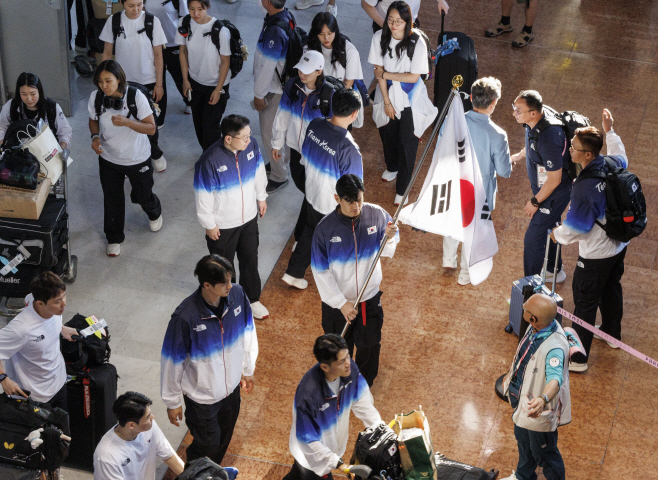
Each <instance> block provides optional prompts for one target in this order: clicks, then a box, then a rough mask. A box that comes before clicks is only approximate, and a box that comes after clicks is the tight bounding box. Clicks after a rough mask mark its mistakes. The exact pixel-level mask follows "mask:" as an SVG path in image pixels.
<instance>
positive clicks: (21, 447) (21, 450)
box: [0, 392, 70, 470]
mask: <svg viewBox="0 0 658 480" xmlns="http://www.w3.org/2000/svg"><path fill="white" fill-rule="evenodd" d="M25 393H27V392H25ZM39 428H43V431H42V432H41V434H40V438H41V439H42V440H43V443H42V444H41V445H39V446H38V447H37V448H36V449H33V448H32V446H31V445H30V442H28V441H27V440H26V437H27V436H28V435H29V434H30V432H33V431H34V430H37V429H39ZM61 435H67V436H68V435H70V430H69V415H68V413H66V412H65V411H64V410H62V409H60V408H52V407H50V405H48V404H47V403H39V402H35V401H34V400H32V399H30V398H28V399H27V400H18V399H14V398H9V397H8V396H7V395H6V394H4V393H3V394H1V395H0V461H2V463H9V464H13V465H18V466H21V467H23V468H27V469H34V470H36V469H43V470H57V469H58V468H59V467H60V466H61V465H62V462H63V461H64V459H66V457H67V456H68V453H69V446H70V441H69V440H65V439H63V438H61Z"/></svg>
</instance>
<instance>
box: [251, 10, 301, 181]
mask: <svg viewBox="0 0 658 480" xmlns="http://www.w3.org/2000/svg"><path fill="white" fill-rule="evenodd" d="M259 1H260V3H261V5H262V7H263V8H264V9H265V10H266V11H267V15H265V22H264V23H263V29H262V30H261V32H260V35H259V37H258V42H257V44H256V53H255V55H254V100H253V108H254V109H255V110H257V111H258V120H259V123H260V136H261V139H262V140H263V148H264V149H265V155H266V157H267V159H268V163H269V166H270V169H271V171H270V178H269V181H268V184H267V193H274V192H276V191H277V190H279V189H281V188H283V187H285V186H286V185H287V183H288V163H287V162H288V161H289V157H290V153H289V152H288V149H287V148H283V149H281V151H280V152H279V153H280V154H281V158H279V160H278V161H273V158H272V126H273V125H274V117H276V112H277V110H278V108H279V102H280V101H281V95H282V94H283V82H282V79H283V74H284V72H283V68H284V66H285V64H286V54H287V53H288V43H289V41H290V37H289V35H290V31H289V27H288V28H287V29H286V28H284V27H283V25H290V22H291V21H292V22H294V17H293V16H292V14H291V13H290V12H289V11H288V9H285V8H284V7H285V5H286V0H259Z"/></svg>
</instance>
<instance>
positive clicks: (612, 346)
mask: <svg viewBox="0 0 658 480" xmlns="http://www.w3.org/2000/svg"><path fill="white" fill-rule="evenodd" d="M596 328H598V329H599V330H600V329H601V325H597V326H596ZM594 338H596V339H597V340H603V337H599V336H598V335H597V334H596V333H595V334H594ZM603 341H604V342H605V343H607V344H608V346H609V347H610V348H619V347H618V346H617V345H615V344H614V343H611V342H608V341H607V340H603Z"/></svg>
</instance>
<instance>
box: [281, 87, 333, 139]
mask: <svg viewBox="0 0 658 480" xmlns="http://www.w3.org/2000/svg"><path fill="white" fill-rule="evenodd" d="M325 83H326V81H325V82H322V85H320V87H319V88H316V89H315V90H313V91H312V92H310V93H309V94H306V90H305V85H304V84H303V83H302V81H301V80H300V79H299V77H293V78H291V79H289V80H288V81H287V82H286V84H285V86H284V87H283V95H282V96H281V102H279V109H278V110H277V111H276V117H274V124H273V125H272V148H273V149H276V150H281V149H282V148H283V146H284V145H288V147H289V148H292V149H293V150H296V151H297V152H301V149H302V144H303V143H304V138H305V137H306V128H307V127H308V124H309V123H311V120H313V119H316V118H318V117H321V116H322V113H321V112H320V91H321V90H322V86H323V85H324V84H325ZM332 116H333V113H332V110H331V108H329V115H328V116H327V118H331V117H332Z"/></svg>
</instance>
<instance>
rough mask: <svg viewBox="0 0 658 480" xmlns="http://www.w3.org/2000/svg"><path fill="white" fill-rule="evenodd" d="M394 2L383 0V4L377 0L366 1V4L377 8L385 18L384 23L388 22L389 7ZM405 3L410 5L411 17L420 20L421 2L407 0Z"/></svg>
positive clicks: (392, 0) (418, 0)
mask: <svg viewBox="0 0 658 480" xmlns="http://www.w3.org/2000/svg"><path fill="white" fill-rule="evenodd" d="M394 1H395V0H382V1H381V2H379V3H377V0H366V3H367V4H368V5H370V6H371V7H376V8H377V11H379V13H380V14H381V16H382V17H384V21H386V12H387V11H388V7H389V6H390V5H391V3H393V2H394ZM405 2H406V4H407V5H409V10H411V16H412V17H413V19H414V20H416V19H417V18H418V10H420V0H405Z"/></svg>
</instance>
